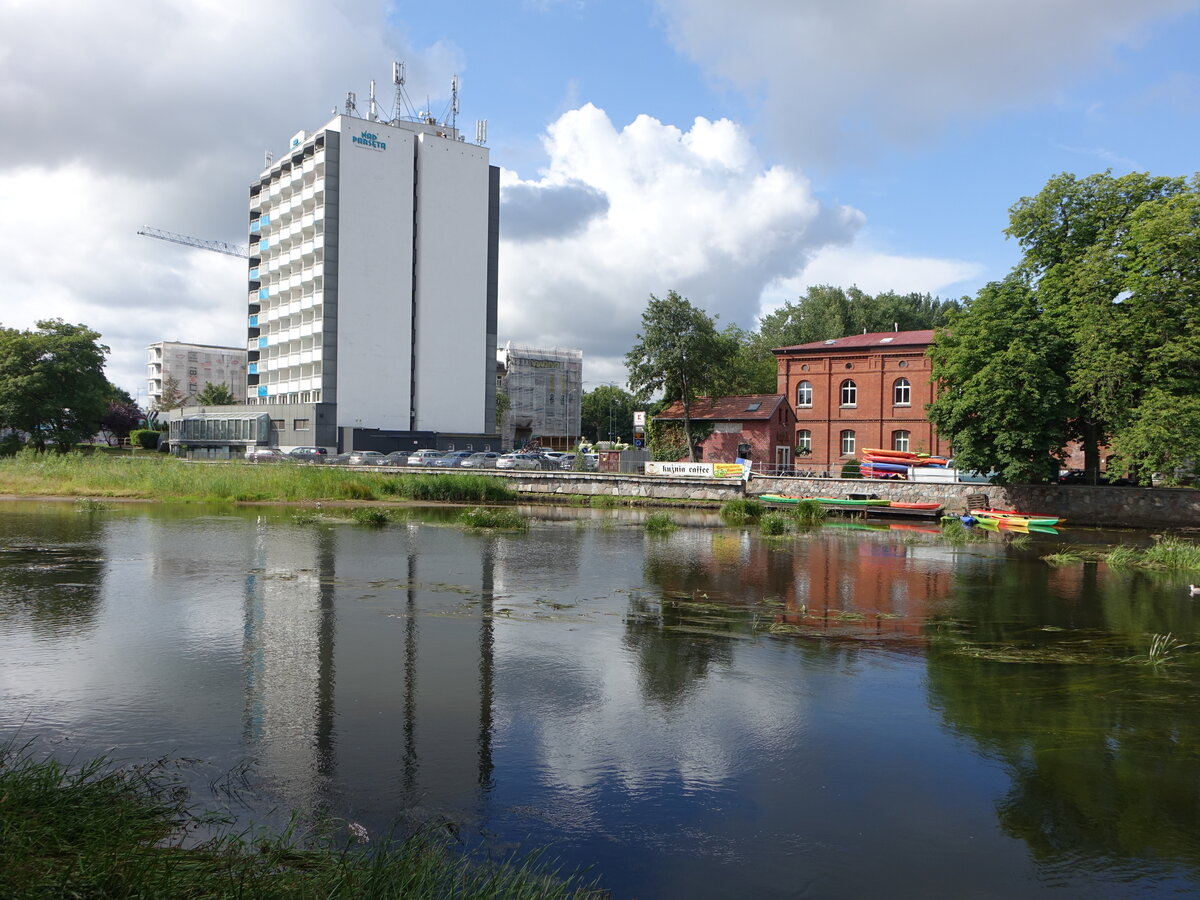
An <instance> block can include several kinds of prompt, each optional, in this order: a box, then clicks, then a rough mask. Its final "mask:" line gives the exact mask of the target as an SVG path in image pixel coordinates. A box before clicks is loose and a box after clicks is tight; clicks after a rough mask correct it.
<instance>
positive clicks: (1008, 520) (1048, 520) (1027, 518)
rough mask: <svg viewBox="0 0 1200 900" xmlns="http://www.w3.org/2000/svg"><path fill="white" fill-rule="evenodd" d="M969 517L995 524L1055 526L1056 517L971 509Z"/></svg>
mask: <svg viewBox="0 0 1200 900" xmlns="http://www.w3.org/2000/svg"><path fill="white" fill-rule="evenodd" d="M970 513H971V515H972V516H974V517H975V518H976V519H978V520H979V521H980V522H996V523H997V524H1007V525H1051V526H1053V525H1057V524H1058V523H1059V521H1061V520H1060V519H1059V518H1058V516H1034V515H1024V514H1020V513H1015V512H1000V511H998V510H994V509H973V510H971V511H970Z"/></svg>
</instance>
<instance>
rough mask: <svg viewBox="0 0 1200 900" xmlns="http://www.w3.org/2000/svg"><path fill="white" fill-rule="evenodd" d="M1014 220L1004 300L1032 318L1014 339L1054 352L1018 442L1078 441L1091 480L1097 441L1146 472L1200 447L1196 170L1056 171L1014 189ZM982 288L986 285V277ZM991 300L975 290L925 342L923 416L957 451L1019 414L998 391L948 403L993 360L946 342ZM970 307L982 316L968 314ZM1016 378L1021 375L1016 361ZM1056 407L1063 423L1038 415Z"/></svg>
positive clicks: (965, 334) (986, 316) (985, 315)
mask: <svg viewBox="0 0 1200 900" xmlns="http://www.w3.org/2000/svg"><path fill="white" fill-rule="evenodd" d="M1009 221H1010V225H1009V228H1008V230H1007V233H1008V235H1009V236H1010V237H1014V238H1016V239H1017V241H1018V242H1019V243H1020V244H1021V248H1022V250H1023V251H1024V256H1023V258H1022V260H1021V262H1020V263H1019V264H1018V266H1017V267H1016V270H1015V272H1014V275H1013V276H1012V278H1010V279H1006V282H1013V281H1014V280H1015V281H1019V282H1020V283H1021V284H1023V285H1024V286H1025V289H1024V293H1023V294H1022V302H1021V303H1020V304H1014V305H1013V308H1014V309H1019V310H1020V316H1021V318H1020V319H1019V321H1021V322H1026V323H1028V322H1030V321H1032V322H1033V323H1034V324H1035V326H1036V327H1033V328H1030V329H1028V330H1027V331H1026V332H1024V333H1023V334H1022V336H1021V345H1020V346H1024V347H1026V348H1027V349H1028V350H1029V351H1030V352H1031V353H1032V354H1033V356H1034V363H1035V364H1040V363H1041V362H1042V361H1045V362H1048V363H1049V369H1048V370H1044V369H1039V370H1038V371H1040V372H1041V374H1043V375H1045V380H1044V381H1042V382H1041V383H1040V385H1039V386H1038V387H1037V391H1036V393H1035V394H1033V395H1031V396H1033V397H1034V405H1033V407H1032V408H1031V409H1028V410H1025V411H1024V412H1023V413H1022V415H1024V416H1026V417H1032V421H1030V422H1029V423H1028V424H1029V425H1030V428H1029V430H1028V432H1027V433H1026V435H1025V437H1024V438H1023V439H1022V441H1021V442H1020V443H1021V444H1022V447H1023V449H1025V450H1029V449H1032V446H1033V444H1037V443H1039V442H1040V444H1041V449H1042V450H1043V451H1044V452H1045V453H1047V454H1054V453H1057V452H1058V451H1059V449H1060V447H1061V444H1059V443H1056V442H1057V441H1062V440H1065V439H1076V440H1079V441H1080V442H1081V444H1082V446H1083V449H1084V455H1085V460H1086V462H1085V467H1086V470H1087V473H1088V475H1089V476H1090V477H1091V478H1092V479H1093V480H1094V479H1095V478H1096V477H1097V475H1098V472H1099V467H1100V458H1099V457H1100V454H1099V449H1100V447H1101V446H1102V445H1103V444H1106V443H1108V444H1111V446H1112V447H1113V448H1114V450H1115V451H1116V455H1117V460H1116V461H1115V462H1116V465H1117V466H1119V467H1122V468H1127V469H1129V470H1131V471H1133V472H1134V473H1135V474H1138V475H1140V476H1142V477H1145V476H1146V475H1148V474H1150V473H1152V472H1155V471H1165V472H1167V474H1168V476H1170V475H1171V474H1172V473H1173V472H1174V471H1175V470H1176V469H1178V468H1179V467H1180V466H1181V465H1182V464H1183V463H1184V462H1185V461H1186V460H1188V459H1189V458H1192V459H1194V458H1196V450H1197V449H1200V448H1198V447H1197V444H1198V443H1200V429H1198V427H1197V426H1198V425H1200V406H1198V405H1197V401H1196V397H1197V394H1198V392H1200V321H1198V319H1200V316H1198V313H1197V304H1196V297H1197V296H1198V295H1200V263H1198V261H1197V260H1198V257H1200V179H1193V180H1192V181H1191V182H1190V183H1189V182H1188V181H1187V180H1186V179H1183V178H1166V177H1159V176H1151V175H1148V174H1145V173H1136V172H1135V173H1132V174H1129V175H1125V176H1122V177H1120V178H1114V177H1113V176H1112V175H1111V174H1110V173H1108V172H1105V173H1102V174H1099V175H1091V176H1088V177H1087V178H1082V179H1079V178H1076V177H1075V176H1073V175H1067V174H1064V175H1058V176H1055V177H1054V178H1052V179H1050V181H1049V182H1048V183H1047V184H1046V186H1045V188H1043V189H1042V191H1041V192H1040V193H1039V194H1037V195H1036V196H1034V197H1025V198H1022V199H1021V200H1020V201H1018V202H1017V203H1016V204H1015V205H1014V206H1013V207H1012V209H1011V211H1010V220H1009ZM985 290H990V291H991V293H993V294H994V293H995V289H994V288H993V286H990V285H989V287H988V288H986V289H985ZM1006 296H1008V297H1010V299H1011V298H1012V296H1014V295H1012V294H1011V293H1006ZM979 301H983V302H979ZM994 305H995V298H994V297H993V296H989V297H986V298H985V297H984V295H983V294H982V293H981V295H980V297H979V298H977V301H976V302H973V303H972V304H970V306H969V307H968V309H967V310H966V311H965V313H964V315H963V316H961V317H956V318H955V319H954V320H953V321H952V322H951V325H950V328H949V329H948V331H946V332H941V333H939V335H938V340H937V345H943V344H944V345H945V348H946V349H944V350H942V349H938V346H936V345H935V348H934V351H933V352H932V354H931V355H932V357H933V360H934V373H933V374H934V377H935V378H937V379H939V380H941V381H942V384H943V390H942V392H941V393H940V394H939V397H938V399H937V400H936V401H935V402H934V404H933V406H932V408H931V411H930V412H931V419H933V420H934V422H935V424H938V427H939V431H941V433H942V434H943V435H944V436H945V437H947V438H949V439H950V441H951V442H952V443H953V444H954V447H955V451H956V455H960V454H959V453H958V451H959V450H960V449H962V447H963V446H964V443H970V441H971V440H972V438H971V435H972V434H974V435H982V434H988V433H992V434H998V433H1001V432H1008V431H1009V430H1010V429H1011V427H1012V426H1013V425H1014V424H1015V423H1014V422H1013V419H1014V414H1013V413H1012V412H1011V411H1007V410H1001V409H999V408H998V407H997V405H996V404H982V403H981V405H980V406H979V407H978V408H977V409H976V410H975V411H974V412H973V414H972V415H970V416H967V415H965V414H959V413H958V412H956V411H955V410H956V406H957V404H958V398H957V397H956V395H955V394H954V393H953V389H956V388H961V386H962V385H964V384H970V383H972V379H973V378H976V377H979V376H981V375H982V374H983V373H985V372H987V371H989V370H990V369H991V368H992V367H993V365H994V362H993V357H990V356H987V355H985V354H984V350H985V348H984V347H980V348H977V351H978V352H977V353H976V354H975V355H974V357H973V358H968V357H967V356H964V355H961V354H956V353H955V352H954V350H955V348H956V347H957V346H958V345H959V343H960V342H961V341H966V340H972V339H974V336H975V335H976V333H977V332H979V331H980V330H981V328H982V327H985V326H986V323H987V322H988V321H989V320H993V321H994V316H992V314H991V312H990V310H991V309H992V308H993V307H994ZM1028 315H1032V316H1034V317H1035V318H1034V319H1033V320H1029V319H1027V318H1026V317H1027V316H1028ZM976 316H979V317H980V322H979V323H976V322H973V321H972V318H973V317H976ZM1003 333H1004V332H1001V334H1003ZM960 335H961V337H960ZM984 343H986V342H984ZM1000 349H1002V348H1001V347H1000V346H998V345H995V346H993V347H992V350H993V352H999V350H1000ZM1013 379H1014V381H1017V382H1020V381H1024V380H1026V376H1025V375H1024V373H1015V372H1014V373H1013ZM1030 387H1031V388H1032V387H1033V386H1032V385H1031V386H1030ZM1010 399H1012V401H1013V402H1020V401H1019V398H1017V397H1011V395H1010ZM1052 407H1057V408H1058V409H1059V410H1060V413H1059V414H1060V415H1061V416H1062V421H1063V425H1062V428H1061V429H1059V430H1056V429H1051V428H1047V427H1043V426H1045V425H1046V423H1045V422H1044V421H1043V420H1042V418H1041V416H1042V415H1043V414H1045V413H1046V412H1047V410H1048V409H1050V408H1052ZM939 423H940V424H939ZM1058 431H1061V434H1059V433H1058ZM1030 442H1032V443H1030ZM1018 468H1019V467H1014V468H1013V469H1012V470H1011V471H1010V475H1011V476H1014V477H1015V476H1016V475H1017V471H1018ZM1032 474H1033V473H1032V472H1031V473H1030V475H1031V477H1032Z"/></svg>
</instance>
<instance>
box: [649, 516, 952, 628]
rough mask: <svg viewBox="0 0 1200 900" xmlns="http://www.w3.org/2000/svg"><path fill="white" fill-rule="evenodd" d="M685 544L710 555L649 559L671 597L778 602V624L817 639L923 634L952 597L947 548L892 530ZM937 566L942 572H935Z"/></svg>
mask: <svg viewBox="0 0 1200 900" xmlns="http://www.w3.org/2000/svg"><path fill="white" fill-rule="evenodd" d="M848 524H853V523H848ZM682 539H688V540H699V541H705V542H708V543H709V545H710V546H709V549H708V552H707V554H705V553H696V554H684V556H687V557H690V559H691V560H692V561H691V562H689V563H686V564H681V563H680V562H679V561H678V560H679V558H680V555H679V554H673V553H670V552H667V551H666V550H665V548H664V552H661V553H650V554H648V555H647V576H648V578H649V579H650V580H651V581H653V582H654V583H655V584H658V585H659V586H660V587H662V589H663V591H664V593H672V594H676V595H682V596H687V595H692V594H695V593H697V592H700V591H702V592H703V593H704V595H705V599H706V600H707V601H709V602H730V603H746V604H759V603H762V602H769V603H770V604H772V605H777V604H780V603H781V604H782V609H781V611H780V612H779V613H778V614H777V615H776V621H778V622H780V623H784V624H788V625H795V626H800V627H803V628H805V629H812V630H814V631H839V632H844V631H847V630H848V629H849V630H852V631H853V632H854V633H855V634H856V635H860V636H863V637H867V636H877V637H889V636H891V637H904V636H920V635H921V634H922V633H923V630H924V626H925V620H926V617H927V616H929V615H930V614H932V613H934V612H936V608H937V605H938V603H939V602H940V601H943V600H945V599H947V598H948V597H949V596H950V592H951V589H952V586H953V583H954V578H955V575H954V572H953V569H951V568H949V567H947V566H945V564H944V556H945V554H946V553H947V552H953V551H952V550H951V549H950V548H946V547H944V546H934V545H926V544H922V543H919V542H915V543H914V542H907V541H904V540H902V539H900V538H899V537H898V536H897V535H895V534H894V533H890V532H889V531H887V530H881V531H879V532H878V533H867V532H866V531H858V530H856V531H854V532H853V533H852V534H847V535H845V536H840V535H839V536H834V535H831V534H829V531H828V530H826V531H823V532H822V534H821V536H820V538H819V539H813V540H798V541H794V542H793V541H789V542H787V543H786V544H778V543H772V542H769V541H762V540H758V539H756V538H754V537H752V536H751V535H750V534H749V533H748V532H744V531H730V530H704V531H697V532H695V533H694V534H692V535H687V536H682ZM931 558H936V560H937V561H938V564H934V565H931V564H929V562H930V560H931ZM697 561H698V562H697ZM859 617H861V618H859Z"/></svg>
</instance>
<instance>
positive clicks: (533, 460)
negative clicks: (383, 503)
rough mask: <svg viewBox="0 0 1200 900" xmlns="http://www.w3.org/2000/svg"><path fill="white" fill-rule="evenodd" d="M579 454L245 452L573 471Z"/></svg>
mask: <svg viewBox="0 0 1200 900" xmlns="http://www.w3.org/2000/svg"><path fill="white" fill-rule="evenodd" d="M575 457H576V454H574V453H564V452H561V451H558V450H540V451H537V452H530V453H496V452H494V451H491V450H485V451H472V450H413V451H411V452H409V451H406V450H397V451H395V452H393V453H380V452H379V451H378V450H354V451H352V452H350V453H339V454H337V455H336V456H330V455H328V453H327V452H326V450H325V448H324V447H296V448H295V449H294V450H289V451H288V452H287V453H284V452H283V451H282V450H280V449H278V448H276V447H251V448H250V449H249V450H248V451H246V459H247V460H249V461H250V462H284V461H289V460H290V461H293V462H306V463H324V464H325V465H331V466H337V465H342V466H413V467H418V466H421V467H427V468H446V469H451V468H462V469H547V470H552V469H574V468H575V465H576V461H575ZM583 457H584V461H583V467H584V468H585V469H587V470H590V471H595V469H597V468H598V466H599V457H598V455H597V454H595V453H585V454H583Z"/></svg>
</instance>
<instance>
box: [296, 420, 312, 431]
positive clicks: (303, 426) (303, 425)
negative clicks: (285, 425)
mask: <svg viewBox="0 0 1200 900" xmlns="http://www.w3.org/2000/svg"><path fill="white" fill-rule="evenodd" d="M309 422H310V420H309V419H292V431H308V430H309V427H310V426H309Z"/></svg>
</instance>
